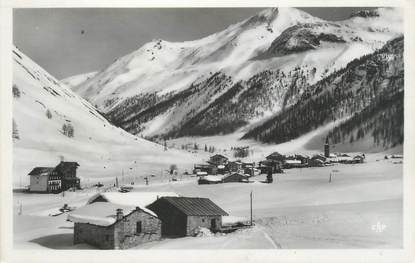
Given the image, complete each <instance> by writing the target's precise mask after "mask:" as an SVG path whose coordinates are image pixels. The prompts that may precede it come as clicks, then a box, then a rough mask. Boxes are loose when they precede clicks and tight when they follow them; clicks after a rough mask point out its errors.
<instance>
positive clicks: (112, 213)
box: [68, 202, 136, 226]
mask: <svg viewBox="0 0 415 263" xmlns="http://www.w3.org/2000/svg"><path fill="white" fill-rule="evenodd" d="M117 209H122V210H123V214H124V216H127V215H129V214H131V213H132V212H134V210H136V207H134V206H124V205H118V204H113V203H107V202H96V203H92V204H88V205H86V206H83V207H80V208H78V209H76V210H75V211H73V212H71V213H70V214H69V215H68V220H69V221H71V222H74V223H88V224H93V225H98V226H109V225H112V224H114V223H115V222H116V221H117V219H116V218H117Z"/></svg>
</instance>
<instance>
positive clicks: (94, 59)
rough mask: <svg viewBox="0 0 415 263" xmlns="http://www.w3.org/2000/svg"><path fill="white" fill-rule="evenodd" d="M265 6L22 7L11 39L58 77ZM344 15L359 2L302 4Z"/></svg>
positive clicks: (207, 30) (329, 15)
mask: <svg viewBox="0 0 415 263" xmlns="http://www.w3.org/2000/svg"><path fill="white" fill-rule="evenodd" d="M262 9H264V8H117V9H116V8H101V9H97V8H35V9H34V8H19V9H14V10H13V42H14V44H15V45H16V46H17V47H18V48H19V49H20V50H21V51H23V52H24V53H25V54H26V55H28V56H29V57H30V58H32V59H33V60H34V61H35V62H36V63H37V64H39V65H40V66H41V67H43V68H44V69H46V70H47V71H48V72H49V73H51V74H52V75H53V76H55V77H56V78H58V79H63V78H66V77H69V76H73V75H77V74H82V73H87V72H92V71H97V70H100V69H103V68H105V67H106V66H107V65H109V64H111V63H112V62H113V61H114V60H115V59H117V58H119V57H121V56H124V55H126V54H128V53H130V52H132V51H134V50H137V49H138V48H140V47H141V46H142V45H144V44H145V43H147V42H149V41H152V40H153V39H164V40H167V41H173V42H174V41H186V40H194V39H199V38H202V37H205V36H207V35H209V34H212V33H215V32H218V31H221V30H223V29H225V28H226V27H227V26H229V25H231V24H234V23H236V22H239V21H242V20H244V19H246V18H248V17H250V16H253V15H255V14H256V13H258V12H259V11H260V10H262ZM300 9H302V10H304V11H306V12H308V13H310V14H311V15H314V16H317V17H320V18H323V19H326V20H333V21H334V20H343V19H346V18H348V17H349V16H350V14H351V13H352V12H355V11H358V10H362V9H371V8H367V7H365V8H358V7H327V8H321V7H309V8H300Z"/></svg>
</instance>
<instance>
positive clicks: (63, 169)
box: [29, 161, 80, 193]
mask: <svg viewBox="0 0 415 263" xmlns="http://www.w3.org/2000/svg"><path fill="white" fill-rule="evenodd" d="M78 167H79V164H78V163H77V162H63V161H62V162H60V163H59V164H58V165H57V166H56V167H35V168H33V170H32V171H31V172H30V173H29V176H30V185H29V191H30V192H44V193H58V192H62V191H66V190H68V189H70V188H76V189H79V188H80V179H79V178H78V177H76V169H77V168H78Z"/></svg>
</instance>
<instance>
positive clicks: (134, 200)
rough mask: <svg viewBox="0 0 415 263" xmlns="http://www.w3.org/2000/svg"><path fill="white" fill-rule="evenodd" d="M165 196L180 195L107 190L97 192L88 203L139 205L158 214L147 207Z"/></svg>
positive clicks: (146, 210)
mask: <svg viewBox="0 0 415 263" xmlns="http://www.w3.org/2000/svg"><path fill="white" fill-rule="evenodd" d="M163 196H178V195H177V194H176V193H174V192H128V193H120V192H105V193H98V194H95V195H94V196H92V197H91V198H90V199H89V200H88V202H87V204H92V203H96V202H109V203H112V204H115V205H123V206H133V207H136V206H138V207H140V208H141V209H142V210H144V211H145V212H147V213H149V214H151V215H153V216H156V215H155V214H154V212H153V211H151V210H148V209H147V208H145V207H146V206H147V205H149V204H151V203H153V202H154V201H156V200H157V199H158V198H160V197H163Z"/></svg>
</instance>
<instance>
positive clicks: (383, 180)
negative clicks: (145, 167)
mask: <svg viewBox="0 0 415 263" xmlns="http://www.w3.org/2000/svg"><path fill="white" fill-rule="evenodd" d="M383 157H384V155H383V154H368V155H367V162H366V163H364V164H356V165H341V164H339V165H337V166H335V167H318V168H309V169H304V168H303V169H291V170H287V171H286V173H284V174H279V175H278V176H276V177H275V180H274V183H273V184H264V183H260V181H262V180H264V177H263V176H259V177H255V178H253V179H254V180H255V181H256V182H254V183H248V184H241V183H227V184H218V185H198V184H197V182H196V178H195V177H186V176H184V177H182V180H179V181H176V182H169V181H168V180H167V179H166V178H161V177H156V178H154V179H152V180H153V181H152V182H151V183H150V185H145V184H144V183H143V182H138V183H137V187H138V189H139V190H140V191H142V192H175V193H177V194H179V195H183V196H197V197H208V198H210V199H211V200H213V201H214V202H215V203H217V204H218V205H220V206H221V207H222V208H223V209H225V210H226V211H228V213H229V214H232V215H235V216H242V217H247V218H248V217H249V193H250V192H251V191H253V214H254V220H255V227H253V228H252V229H245V230H240V231H237V232H234V233H230V234H226V235H215V236H208V237H185V238H175V239H171V238H164V239H162V240H161V241H158V242H150V243H147V244H144V245H141V246H138V247H136V249H149V248H152V249H155V248H160V249H183V248H189V247H192V248H193V249H232V248H234V249H235V248H251V249H253V248H256V249H279V248H282V249H301V248H308V249H311V248H401V247H402V245H403V244H402V237H403V232H402V231H403V221H402V220H403V211H402V210H403V207H402V198H403V197H402V191H403V185H402V183H403V181H402V179H403V178H402V177H403V176H402V163H398V164H396V163H394V162H393V161H391V160H384V159H383ZM333 169H337V170H339V172H337V173H336V174H335V177H334V178H333V181H332V182H331V183H329V182H328V178H329V174H330V173H331V171H332V170H333ZM374 189H377V190H376V191H374ZM96 192H97V190H96V188H90V189H87V190H84V191H81V192H76V193H73V192H67V193H66V194H65V196H62V195H53V194H23V193H14V201H13V204H14V222H15V224H14V226H15V227H14V239H15V241H14V247H15V248H22V249H29V248H30V249H33V248H36V249H85V248H86V249H94V247H91V246H88V245H85V244H83V245H76V246H74V245H73V223H72V222H67V221H66V217H67V214H66V213H65V214H62V215H59V216H55V217H51V216H47V215H48V213H53V212H56V211H57V210H58V208H60V207H62V205H63V204H64V203H67V204H69V205H70V206H76V207H79V206H82V205H84V204H86V202H87V200H88V198H90V197H91V196H92V195H94V194H95V193H96ZM20 209H21V211H22V214H21V215H18V212H19V210H20ZM383 226H384V227H383Z"/></svg>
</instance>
